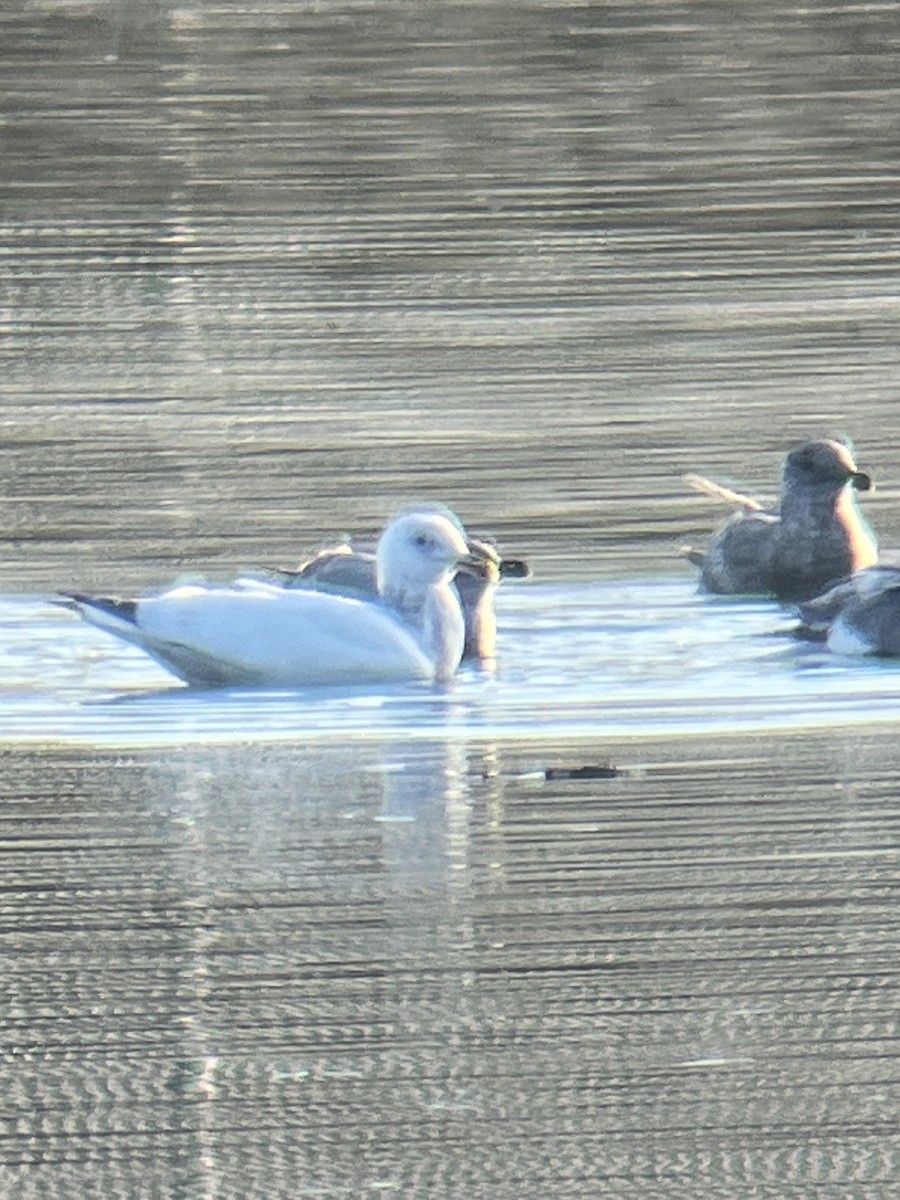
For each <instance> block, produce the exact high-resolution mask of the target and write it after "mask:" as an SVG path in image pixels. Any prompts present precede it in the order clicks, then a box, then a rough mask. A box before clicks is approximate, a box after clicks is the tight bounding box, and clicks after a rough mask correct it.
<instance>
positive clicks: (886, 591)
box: [797, 565, 900, 656]
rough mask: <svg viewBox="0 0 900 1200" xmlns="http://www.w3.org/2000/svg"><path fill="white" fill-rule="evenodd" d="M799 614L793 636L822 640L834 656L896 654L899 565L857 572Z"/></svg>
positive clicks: (802, 606) (899, 620)
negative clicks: (799, 623) (800, 622)
mask: <svg viewBox="0 0 900 1200" xmlns="http://www.w3.org/2000/svg"><path fill="white" fill-rule="evenodd" d="M798 612H799V614H800V620H801V621H802V622H803V624H802V625H801V627H800V629H799V630H798V631H797V632H798V634H800V635H802V636H805V637H810V638H815V639H822V640H824V641H825V642H826V643H827V645H828V649H829V650H833V651H834V652H835V654H879V655H886V656H896V655H900V567H897V566H883V565H879V566H875V567H868V568H866V569H865V570H863V571H857V572H856V573H855V574H854V575H851V576H849V578H847V579H842V580H841V581H840V583H838V584H835V586H834V587H832V588H829V589H828V591H827V592H825V593H823V594H822V595H821V596H816V597H815V598H814V599H812V600H808V601H807V602H806V603H805V604H800V605H798Z"/></svg>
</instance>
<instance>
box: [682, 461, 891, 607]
mask: <svg viewBox="0 0 900 1200" xmlns="http://www.w3.org/2000/svg"><path fill="white" fill-rule="evenodd" d="M686 480H687V482H688V483H689V484H690V486H691V487H693V488H694V489H695V490H697V491H702V492H704V493H705V494H707V495H711V496H715V497H716V498H717V499H724V500H727V501H728V502H729V503H732V504H735V505H737V507H738V509H739V511H738V512H737V513H735V514H734V515H733V516H732V517H731V518H730V519H729V520H728V521H726V523H725V524H724V525H723V526H722V527H721V528H720V529H719V530H718V532H717V533H716V534H714V536H713V538H712V541H711V542H710V544H709V546H708V547H707V549H706V551H705V552H704V551H701V550H695V549H692V548H689V549H688V551H687V556H688V558H689V559H690V561H691V562H693V563H694V565H695V566H698V567H699V568H700V583H701V587H703V588H704V589H705V590H706V591H709V592H717V593H719V594H722V595H770V596H774V597H776V598H777V599H778V600H788V601H798V600H808V599H809V598H810V597H812V596H816V595H818V594H819V593H820V592H822V591H823V590H824V589H825V588H826V587H828V585H829V584H831V583H833V582H834V581H835V580H838V579H841V578H843V577H844V576H846V575H849V574H851V573H852V572H853V571H858V570H860V569H861V568H863V567H868V566H871V565H872V564H873V563H875V562H876V561H877V558H878V550H877V543H876V541H875V537H874V535H873V534H872V532H871V531H870V530H869V528H868V526H867V525H866V523H865V521H864V520H863V518H862V516H861V515H860V513H859V509H858V508H857V504H856V497H855V494H854V493H855V491H860V492H865V491H868V490H869V489H870V488H871V486H872V481H871V479H870V478H869V476H868V475H866V474H864V473H863V472H862V471H860V470H858V469H857V466H856V463H855V462H854V459H853V455H852V454H851V453H850V450H849V449H848V448H847V446H845V445H844V444H843V443H842V442H837V441H831V440H829V439H826V438H821V439H816V440H813V441H807V442H802V443H801V444H800V445H798V446H795V447H794V448H793V449H792V450H791V451H790V453H789V454H788V456H787V458H786V459H785V462H784V467H783V471H782V483H781V496H780V501H779V505H778V509H777V511H766V510H765V509H764V508H763V506H762V505H761V504H760V503H759V502H758V501H756V500H753V499H751V498H750V497H748V496H743V495H741V494H740V493H739V492H732V491H731V490H730V489H729V488H722V487H720V486H719V485H718V484H716V483H713V482H712V481H711V480H708V479H705V478H704V477H703V476H697V475H692V476H686Z"/></svg>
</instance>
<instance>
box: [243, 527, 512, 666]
mask: <svg viewBox="0 0 900 1200" xmlns="http://www.w3.org/2000/svg"><path fill="white" fill-rule="evenodd" d="M419 511H431V510H428V509H426V510H419ZM467 541H468V546H469V551H470V553H471V555H472V560H471V562H469V563H466V564H464V565H462V566H461V567H460V569H459V571H458V572H457V574H456V577H455V579H454V580H453V587H454V588H455V589H456V592H457V594H458V596H459V600H460V603H461V605H462V612H463V620H464V622H465V628H466V636H465V644H464V647H463V658H464V659H475V660H477V661H482V662H485V661H487V660H489V659H492V658H493V657H494V655H495V653H496V647H497V617H496V614H495V612H494V597H495V594H496V591H497V587H498V586H499V584H500V581H501V579H527V578H528V577H529V576H530V575H531V567H530V565H529V564H528V562H527V561H525V560H524V559H519V558H501V556H500V554H499V553H498V551H497V548H496V546H495V545H494V544H493V543H492V542H489V541H484V540H482V539H479V538H471V537H470V538H468V539H467ZM266 575H267V576H268V577H269V578H270V579H272V580H273V581H274V582H278V583H281V584H282V586H284V587H289V588H296V587H305V588H317V589H320V590H323V591H328V592H335V591H336V592H339V593H346V594H349V595H357V596H363V597H365V598H371V597H372V596H375V595H377V592H378V585H377V578H376V565H375V549H374V547H373V546H372V545H371V544H370V543H366V542H365V541H362V542H358V541H356V540H355V539H354V540H353V541H351V542H340V543H338V544H337V545H334V546H328V547H325V548H324V549H322V550H319V551H318V552H317V553H316V554H313V555H312V556H310V557H309V558H308V559H306V560H305V561H304V562H302V563H301V564H300V565H299V567H297V569H296V570H294V571H284V570H268V571H267V572H266Z"/></svg>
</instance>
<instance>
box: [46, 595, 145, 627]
mask: <svg viewBox="0 0 900 1200" xmlns="http://www.w3.org/2000/svg"><path fill="white" fill-rule="evenodd" d="M57 603H59V604H63V605H65V606H66V607H67V608H75V609H81V608H97V609H99V610H100V611H101V612H106V613H109V614H110V616H113V617H119V618H120V619H121V620H123V621H130V622H131V624H132V625H136V624H137V609H138V602H137V600H120V599H119V598H118V597H117V596H87V595H85V594H84V593H83V592H61V593H60V599H59V600H58V601H57Z"/></svg>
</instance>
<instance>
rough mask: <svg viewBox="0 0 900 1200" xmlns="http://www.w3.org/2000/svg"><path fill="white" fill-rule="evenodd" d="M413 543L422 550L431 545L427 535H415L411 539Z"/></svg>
mask: <svg viewBox="0 0 900 1200" xmlns="http://www.w3.org/2000/svg"><path fill="white" fill-rule="evenodd" d="M413 543H414V544H415V545H416V546H421V547H422V548H423V549H424V548H425V547H426V546H430V545H431V538H430V537H429V535H428V534H427V533H417V534H416V535H415V537H414V538H413Z"/></svg>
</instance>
